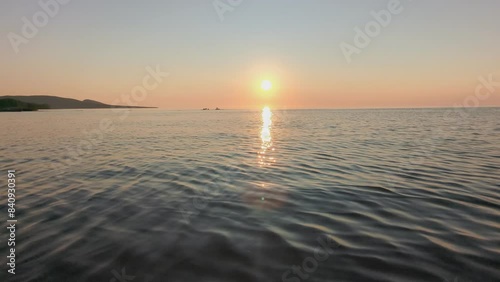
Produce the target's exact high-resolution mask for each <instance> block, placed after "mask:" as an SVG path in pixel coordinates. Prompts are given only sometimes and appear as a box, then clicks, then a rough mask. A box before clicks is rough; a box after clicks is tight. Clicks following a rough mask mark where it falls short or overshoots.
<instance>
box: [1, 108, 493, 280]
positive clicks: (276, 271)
mask: <svg viewBox="0 0 500 282" xmlns="http://www.w3.org/2000/svg"><path fill="white" fill-rule="evenodd" d="M499 117H500V109H498V108H481V109H468V110H463V111H457V110H453V109H418V110H417V109H408V110H397V109H391V110H274V109H269V108H265V109H263V110H262V111H232V110H223V111H163V110H132V111H130V112H128V113H127V112H124V111H123V110H122V111H116V112H114V111H111V110H53V111H40V112H23V113H0V118H1V121H2V122H1V125H2V133H1V142H0V155H1V159H0V168H1V171H2V175H3V176H2V178H1V180H0V182H1V183H3V184H2V187H4V189H2V190H1V191H0V196H1V197H0V199H1V200H2V203H1V207H2V209H1V210H2V215H1V216H2V218H4V219H5V218H6V217H7V210H6V208H5V207H6V192H7V191H6V189H7V188H6V185H4V184H5V183H6V179H7V176H6V171H7V170H9V169H15V170H16V181H17V191H16V196H17V197H16V199H17V201H18V202H17V205H16V208H17V210H16V218H17V220H18V224H17V237H16V255H17V261H16V273H17V274H16V275H15V276H12V275H10V274H9V276H7V272H6V271H7V267H6V256H7V255H8V248H7V244H6V240H7V231H6V229H5V228H3V230H4V231H2V232H1V234H0V236H1V237H0V238H1V241H0V242H2V243H1V245H0V254H1V259H0V264H1V265H2V267H1V269H2V270H1V273H0V275H1V276H0V280H1V281H23V282H28V281H72V282H75V281H106V282H107V281H114V282H125V281H134V282H146V281H161V282H163V281H167V282H169V281H172V282H177V281H214V282H219V281H220V282H224V281H238V282H244V281H259V282H266V281H285V282H299V281H318V282H320V281H325V282H326V281H329V282H330V281H353V282H357V281H394V282H399V281H422V282H424V281H425V282H429V281H440V282H441V281H481V282H483V281H500V193H499V190H500V119H499ZM2 277H3V278H2ZM5 277H7V278H5ZM4 278H5V280H4Z"/></svg>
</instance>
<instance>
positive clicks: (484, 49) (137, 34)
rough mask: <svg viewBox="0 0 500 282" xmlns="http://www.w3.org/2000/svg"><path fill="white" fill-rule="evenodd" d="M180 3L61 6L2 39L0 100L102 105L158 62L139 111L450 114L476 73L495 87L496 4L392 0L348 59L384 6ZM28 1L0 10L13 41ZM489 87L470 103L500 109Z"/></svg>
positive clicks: (33, 6)
mask: <svg viewBox="0 0 500 282" xmlns="http://www.w3.org/2000/svg"><path fill="white" fill-rule="evenodd" d="M185 2H186V1H182V2H181V1H173V2H170V3H148V4H146V3H141V4H138V3H134V2H130V5H129V6H125V5H124V6H120V7H118V6H116V5H111V4H108V3H102V2H99V3H101V4H98V2H95V1H88V2H82V3H80V2H75V3H72V4H71V5H68V6H64V7H61V10H60V12H59V13H58V14H57V15H56V16H54V18H51V19H50V21H49V22H48V24H47V25H46V26H44V27H41V28H39V31H38V33H37V34H36V35H35V36H34V37H33V38H31V39H29V42H28V43H26V44H20V45H19V46H18V49H19V52H18V53H15V52H14V51H13V47H12V43H11V42H10V41H9V39H8V37H7V36H4V37H3V38H4V39H3V40H2V41H1V42H0V44H1V45H0V47H1V49H2V50H4V51H2V52H1V53H0V59H1V62H2V68H1V69H0V95H35V94H36V95H56V96H63V97H71V98H76V99H93V100H98V101H101V102H104V103H112V102H113V101H115V100H116V99H119V97H120V96H121V95H124V94H125V95H126V94H130V92H131V90H132V89H133V88H134V87H136V86H140V85H141V84H142V79H143V78H144V76H145V75H147V72H146V71H145V68H146V67H147V66H151V67H153V68H154V67H155V66H157V65H159V66H160V69H161V70H162V71H164V72H169V73H170V76H169V77H168V78H166V79H165V80H164V81H163V82H162V83H160V84H159V85H158V87H156V88H154V89H153V90H150V91H148V95H147V98H146V99H145V100H143V101H141V102H140V104H141V105H144V106H157V107H161V108H167V109H184V108H186V109H197V108H203V107H210V108H214V107H217V106H218V107H221V108H233V109H237V108H260V107H261V106H262V105H263V104H269V105H272V106H273V107H275V108H372V107H374V108H380V107H383V108H385V107H452V106H455V105H460V104H463V102H464V100H465V99H467V97H469V96H471V95H472V96H473V95H474V92H475V88H476V87H477V85H478V84H479V82H478V77H480V76H483V77H488V75H489V74H492V73H496V74H497V76H496V77H497V78H496V79H495V81H500V69H499V66H500V53H498V51H497V48H498V46H499V43H500V42H499V41H500V31H499V29H498V28H497V27H498V26H500V19H499V18H498V17H497V15H496V11H498V8H499V7H500V4H499V3H500V2H489V1H485V2H480V3H478V4H475V6H474V9H471V8H470V5H471V4H470V3H469V2H468V1H443V3H439V4H435V3H434V4H433V3H431V2H429V3H413V2H411V5H410V2H404V1H401V3H402V4H401V5H402V7H404V9H403V10H402V12H401V13H400V14H398V15H393V19H392V22H391V23H390V24H389V25H388V26H387V27H384V28H382V30H381V32H380V34H379V35H377V36H375V37H373V38H372V39H371V42H370V44H369V45H368V46H367V47H366V48H362V50H361V52H360V54H356V55H353V56H352V61H351V62H350V63H349V62H348V61H347V60H346V57H345V56H344V53H343V51H342V49H341V48H339V46H340V45H341V43H342V42H347V43H349V44H353V39H354V37H355V34H356V33H355V27H356V26H359V27H364V25H365V24H367V23H369V22H371V21H373V17H372V16H371V14H370V12H371V11H381V10H383V9H385V8H386V6H387V1H359V2H357V3H350V2H348V1H345V3H344V2H342V1H339V2H337V3H333V2H332V3H330V2H328V3H327V2H325V1H312V2H308V3H300V2H292V3H290V4H289V5H287V6H283V5H278V4H276V3H274V2H273V3H268V4H266V3H264V2H256V3H245V4H242V5H241V6H238V7H235V9H234V10H233V11H232V12H231V13H227V14H225V18H224V20H223V21H221V20H220V19H219V18H218V15H217V13H216V11H214V8H213V6H212V5H211V4H210V3H208V4H206V3H205V2H203V1H200V2H198V1H192V2H191V3H185ZM444 2H445V3H444ZM37 3H38V2H37V1H25V2H24V1H23V3H17V2H8V3H2V4H0V8H1V10H2V11H9V13H7V14H5V15H4V16H3V17H1V18H0V24H1V25H0V26H1V27H0V32H1V33H3V34H9V33H16V34H21V35H22V28H23V21H22V20H21V19H22V18H23V17H27V18H30V16H31V15H33V14H34V13H35V12H37V11H38V10H40V7H38V4H37ZM134 5H135V6H134ZM4 6H5V7H4ZM126 7H128V8H126ZM134 7H135V8H134ZM97 8H98V9H97ZM264 8H265V9H264ZM90 11H93V18H89V17H87V16H86V13H87V12H90ZM263 79H268V80H270V81H272V83H273V88H272V90H271V91H269V92H264V91H262V90H261V89H260V83H261V81H262V80H263ZM496 88H498V89H496ZM496 88H495V91H492V93H491V94H492V95H490V96H489V97H488V98H487V99H481V100H480V101H479V106H500V94H499V92H500V87H496Z"/></svg>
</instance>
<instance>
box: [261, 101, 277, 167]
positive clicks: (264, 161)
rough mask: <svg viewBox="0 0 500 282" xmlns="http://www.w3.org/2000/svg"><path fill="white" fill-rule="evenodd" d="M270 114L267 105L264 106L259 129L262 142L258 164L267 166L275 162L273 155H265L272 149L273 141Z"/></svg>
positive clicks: (271, 114)
mask: <svg viewBox="0 0 500 282" xmlns="http://www.w3.org/2000/svg"><path fill="white" fill-rule="evenodd" d="M272 116H273V113H272V112H271V109H270V108H269V107H268V106H265V107H264V108H263V109H262V128H261V131H260V139H261V140H262V144H261V146H260V151H259V165H260V166H261V167H262V166H268V165H270V164H271V163H274V162H276V160H275V159H274V158H273V157H269V156H267V155H266V153H267V151H268V150H271V151H274V148H273V141H272V137H271V125H272Z"/></svg>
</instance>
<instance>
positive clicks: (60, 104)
mask: <svg viewBox="0 0 500 282" xmlns="http://www.w3.org/2000/svg"><path fill="white" fill-rule="evenodd" d="M0 99H13V100H17V101H20V102H24V103H31V104H38V105H44V106H45V105H46V106H48V108H49V109H105V108H154V107H135V106H118V105H108V104H104V103H101V102H97V101H94V100H88V99H87V100H83V101H80V100H76V99H71V98H63V97H57V96H44V95H33V96H0Z"/></svg>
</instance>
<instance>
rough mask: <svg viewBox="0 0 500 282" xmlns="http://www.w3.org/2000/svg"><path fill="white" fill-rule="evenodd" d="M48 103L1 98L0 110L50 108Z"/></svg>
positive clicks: (17, 110)
mask: <svg viewBox="0 0 500 282" xmlns="http://www.w3.org/2000/svg"><path fill="white" fill-rule="evenodd" d="M48 108H49V105H47V104H34V103H25V102H22V101H19V100H16V99H12V98H0V112H23V111H38V110H39V109H48Z"/></svg>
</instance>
